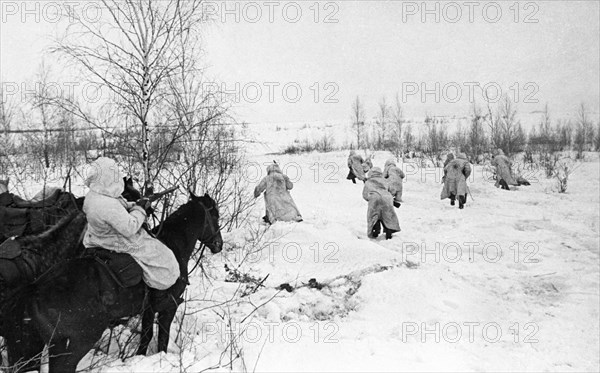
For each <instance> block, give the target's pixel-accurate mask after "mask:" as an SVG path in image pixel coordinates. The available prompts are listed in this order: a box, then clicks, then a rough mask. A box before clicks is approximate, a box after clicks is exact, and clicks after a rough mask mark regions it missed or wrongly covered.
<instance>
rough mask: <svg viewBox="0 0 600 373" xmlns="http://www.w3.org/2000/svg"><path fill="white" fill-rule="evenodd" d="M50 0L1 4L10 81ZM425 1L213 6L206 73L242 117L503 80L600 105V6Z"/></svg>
mask: <svg viewBox="0 0 600 373" xmlns="http://www.w3.org/2000/svg"><path fill="white" fill-rule="evenodd" d="M7 3H9V5H8V6H7V5H6V4H7ZM27 3H29V4H31V3H34V2H27ZM47 3H51V2H45V3H40V5H39V8H38V9H39V14H41V17H37V15H33V14H23V12H22V11H23V9H22V4H23V2H21V1H19V2H12V3H11V2H10V1H2V2H0V4H1V6H2V19H1V24H0V43H1V44H0V50H1V61H0V62H1V65H0V68H1V71H0V75H1V78H2V80H3V81H5V82H6V81H9V82H23V81H26V80H31V79H32V78H33V76H34V74H35V72H36V70H37V68H38V66H39V64H40V62H41V61H42V59H43V58H44V48H46V47H47V46H48V45H49V44H50V42H51V39H52V36H53V35H54V34H55V30H56V28H57V24H56V23H53V22H51V21H53V19H49V18H51V17H48V16H47V14H52V12H51V11H52V9H50V8H49V6H47V5H45V4H47ZM10 4H12V6H11V5H10ZM54 4H60V3H54ZM81 4H83V2H81ZM422 4H423V3H422V2H406V1H404V2H402V1H343V2H341V1H340V2H320V3H318V4H317V6H315V3H314V2H312V1H308V2H296V3H295V2H270V3H269V2H263V1H258V2H251V3H250V2H231V1H228V2H227V3H224V2H222V1H218V2H213V3H207V6H206V8H205V10H206V11H207V12H210V13H212V14H213V15H214V16H215V17H216V19H215V21H214V22H213V23H212V24H211V25H209V26H207V28H206V31H205V43H206V64H207V66H208V67H209V69H208V73H209V74H210V75H211V76H213V77H214V78H216V79H217V80H218V81H220V82H222V84H223V88H226V89H228V90H231V91H236V90H237V91H238V92H239V93H240V97H239V104H238V105H237V106H236V112H237V114H238V116H239V117H240V119H242V120H246V121H249V122H299V121H315V120H348V119H349V116H350V106H351V102H352V100H353V99H354V97H356V96H357V95H358V96H360V97H361V99H362V100H363V101H364V102H365V108H366V110H367V117H368V118H371V117H373V116H374V115H375V112H376V108H377V102H378V101H380V100H381V98H382V97H383V96H386V97H387V100H388V102H389V103H392V101H394V100H395V95H396V93H398V94H399V98H400V100H401V101H403V106H404V111H405V113H406V115H409V116H422V115H424V114H425V113H429V114H436V115H466V114H468V112H469V107H470V102H471V101H472V98H471V97H469V96H470V93H471V92H472V93H473V94H474V97H473V98H474V99H475V100H476V101H477V102H478V103H480V102H482V92H481V89H479V88H477V87H476V86H477V85H479V86H484V85H486V87H488V92H490V95H491V96H494V95H495V94H496V90H497V88H498V87H500V88H501V89H502V92H503V93H509V94H510V95H511V96H513V99H514V100H516V101H517V102H518V104H517V105H518V108H519V109H520V110H521V111H522V112H524V113H525V112H531V111H535V110H539V109H541V108H542V107H543V105H544V104H545V103H546V102H548V104H549V106H550V109H551V110H552V111H553V112H554V113H555V114H556V115H557V116H558V115H564V114H567V113H569V112H574V111H575V110H576V107H577V106H578V105H579V103H581V102H585V103H586V104H587V105H588V107H589V108H590V109H591V110H592V111H594V112H596V113H597V112H598V111H599V108H598V106H599V102H600V95H599V85H600V50H599V48H600V36H599V35H600V27H599V20H600V8H599V3H598V2H597V1H582V2H573V1H569V2H567V1H536V2H525V1H524V2H520V3H515V2H513V1H501V2H473V3H472V4H471V5H469V3H465V2H455V3H445V2H440V3H438V2H428V3H427V9H428V10H429V11H430V12H429V13H424V12H423V5H422ZM14 6H17V10H16V11H15V8H14ZM29 6H30V7H31V8H29V9H34V12H35V9H36V8H35V7H34V6H33V5H29ZM225 7H226V8H227V11H228V12H226V9H225ZM44 9H45V12H46V15H45V14H44ZM298 9H300V10H301V14H299V13H298ZM317 9H318V11H317ZM498 10H500V11H501V14H499V13H498ZM259 12H260V14H259ZM436 16H437V17H438V20H437V21H438V22H436ZM423 17H425V19H424V20H423ZM23 18H25V19H23ZM36 18H38V19H36ZM236 18H237V19H236ZM23 21H25V22H23ZM271 21H272V22H271ZM327 21H329V22H327ZM423 21H425V22H423ZM53 70H54V72H55V73H56V75H57V76H61V74H63V73H66V72H64V71H62V67H61V66H53ZM436 83H437V84H438V85H437V86H436ZM284 87H285V88H286V89H287V91H284ZM437 87H439V89H438V90H437V93H436V88H437ZM257 88H260V92H259V91H258V90H257ZM423 89H426V90H428V92H429V93H428V94H426V95H425V96H424V97H423V96H422V92H423ZM299 91H301V96H298V93H299ZM517 92H518V97H516V98H515V94H516V93H517ZM270 93H271V94H272V95H270ZM459 95H460V96H459ZM254 101H256V102H254ZM315 101H317V102H316V103H315ZM436 101H439V102H436ZM535 101H538V103H536V102H535Z"/></svg>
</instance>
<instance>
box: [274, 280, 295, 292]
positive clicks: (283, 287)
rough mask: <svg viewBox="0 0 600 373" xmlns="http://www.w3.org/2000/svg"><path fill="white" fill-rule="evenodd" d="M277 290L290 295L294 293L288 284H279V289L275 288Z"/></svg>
mask: <svg viewBox="0 0 600 373" xmlns="http://www.w3.org/2000/svg"><path fill="white" fill-rule="evenodd" d="M277 290H285V291H287V292H288V293H291V292H292V291H294V288H293V287H291V286H290V284H288V283H287V282H286V283H285V284H281V285H279V287H277Z"/></svg>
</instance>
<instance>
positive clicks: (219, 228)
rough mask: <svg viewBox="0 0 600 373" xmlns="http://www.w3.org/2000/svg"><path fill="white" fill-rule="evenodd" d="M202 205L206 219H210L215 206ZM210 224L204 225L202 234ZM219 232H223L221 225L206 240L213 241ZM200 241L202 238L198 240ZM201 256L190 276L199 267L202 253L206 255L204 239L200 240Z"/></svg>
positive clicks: (189, 272)
mask: <svg viewBox="0 0 600 373" xmlns="http://www.w3.org/2000/svg"><path fill="white" fill-rule="evenodd" d="M202 206H203V207H204V217H205V221H208V218H209V217H210V216H209V212H210V211H211V210H212V209H214V207H209V208H207V207H206V206H204V204H202ZM207 225H208V224H205V225H204V228H202V235H204V233H205V232H206V228H207ZM219 232H221V227H217V230H216V232H214V233H212V234H211V235H210V236H209V237H208V239H207V240H206V241H209V240H210V241H212V239H213V238H215V237H216V236H217V234H219ZM198 241H200V240H198ZM200 247H201V248H200V257H199V258H198V260H197V261H196V264H194V267H193V268H192V269H191V270H190V271H188V276H189V275H190V274H191V273H192V272H194V271H195V270H196V268H198V266H199V265H200V259H201V258H202V255H204V250H205V249H206V245H205V244H204V243H202V241H200Z"/></svg>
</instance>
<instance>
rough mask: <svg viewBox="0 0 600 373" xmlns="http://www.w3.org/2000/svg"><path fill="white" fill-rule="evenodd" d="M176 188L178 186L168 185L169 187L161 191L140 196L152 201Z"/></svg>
mask: <svg viewBox="0 0 600 373" xmlns="http://www.w3.org/2000/svg"><path fill="white" fill-rule="evenodd" d="M177 189H179V187H178V186H174V187H170V188H169V189H165V190H163V191H162V192H158V193H152V194H151V195H150V196H148V197H142V198H146V199H148V201H149V202H154V201H156V200H158V199H160V198H161V197H163V196H165V195H167V194H171V193H173V192H174V191H176V190H177Z"/></svg>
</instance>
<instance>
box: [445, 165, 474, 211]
mask: <svg viewBox="0 0 600 373" xmlns="http://www.w3.org/2000/svg"><path fill="white" fill-rule="evenodd" d="M444 174H445V176H444V188H443V189H442V194H441V196H440V197H441V199H445V198H450V205H451V206H454V204H455V202H454V201H455V200H456V198H457V197H458V208H459V209H463V208H464V206H465V203H467V178H468V177H469V176H470V175H471V165H470V164H469V161H468V160H467V156H466V155H465V154H464V153H459V154H458V155H457V157H456V159H453V160H451V161H450V162H448V164H447V165H446V167H444Z"/></svg>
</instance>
